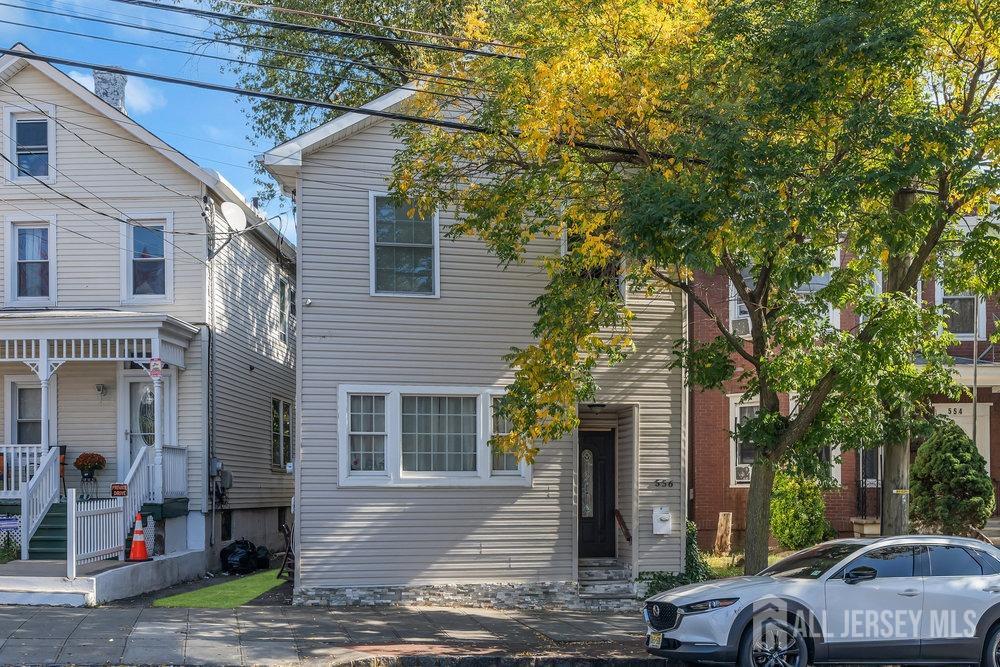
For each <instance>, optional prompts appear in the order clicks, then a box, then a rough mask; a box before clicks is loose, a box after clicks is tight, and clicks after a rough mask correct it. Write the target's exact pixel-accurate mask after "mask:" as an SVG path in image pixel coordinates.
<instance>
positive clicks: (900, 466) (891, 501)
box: [881, 437, 910, 536]
mask: <svg viewBox="0 0 1000 667" xmlns="http://www.w3.org/2000/svg"><path fill="white" fill-rule="evenodd" d="M882 456H883V461H884V469H885V472H884V474H883V477H882V525H881V530H882V535H885V536H891V535H906V534H907V533H908V532H909V528H910V439H909V438H908V437H907V438H904V439H903V442H893V443H888V442H887V443H886V444H885V446H884V448H883V454H882Z"/></svg>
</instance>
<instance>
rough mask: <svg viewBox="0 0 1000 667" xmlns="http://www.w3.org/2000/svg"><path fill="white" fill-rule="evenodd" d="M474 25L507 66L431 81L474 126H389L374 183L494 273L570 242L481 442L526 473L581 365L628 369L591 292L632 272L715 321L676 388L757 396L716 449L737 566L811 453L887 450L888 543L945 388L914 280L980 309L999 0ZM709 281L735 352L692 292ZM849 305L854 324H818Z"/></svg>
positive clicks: (626, 321)
mask: <svg viewBox="0 0 1000 667" xmlns="http://www.w3.org/2000/svg"><path fill="white" fill-rule="evenodd" d="M471 15H472V18H471V19H469V20H467V21H466V26H467V28H468V27H469V26H473V27H476V28H477V29H478V31H472V32H471V34H472V36H474V37H478V38H486V39H491V40H495V41H500V42H505V43H512V44H517V45H519V47H521V49H522V50H521V51H518V52H517V53H518V54H519V55H521V56H523V57H520V58H511V59H506V60H498V59H486V58H476V57H470V58H464V59H461V60H458V61H454V62H451V63H449V69H448V71H449V72H451V73H457V74H459V75H461V76H463V77H465V78H469V79H472V80H474V81H476V90H475V94H476V97H477V100H476V101H475V103H469V104H455V105H453V106H452V107H451V108H450V109H449V111H448V113H449V117H451V118H456V117H457V118H460V119H463V120H465V121H467V122H469V123H471V124H474V125H477V126H479V127H480V128H483V130H484V131H481V132H454V131H447V130H443V129H428V128H426V127H418V126H403V127H401V128H400V129H399V132H400V135H401V136H402V137H403V138H404V139H405V141H406V146H407V147H406V150H405V151H403V152H402V153H401V154H400V155H399V156H398V160H397V165H396V171H395V178H394V189H395V190H396V192H397V193H399V194H400V195H401V196H403V197H405V198H407V199H409V200H410V201H412V202H413V203H414V205H416V206H418V207H420V208H424V209H428V210H429V209H430V208H432V207H434V206H439V205H444V206H451V207H454V208H456V209H457V210H458V211H459V212H460V213H461V215H462V218H461V220H462V221H461V222H460V223H459V224H458V225H456V226H455V227H454V228H453V229H452V233H454V234H456V235H459V234H470V235H474V236H478V237H479V238H481V239H482V240H484V241H485V243H486V244H487V246H488V247H489V248H490V249H491V250H492V251H493V252H494V253H495V254H496V255H497V256H498V257H499V259H500V260H501V262H502V263H511V262H521V261H527V260H526V258H527V257H528V254H529V253H528V250H529V247H530V248H531V249H532V250H533V251H536V252H537V251H538V249H539V248H541V249H543V250H544V249H545V248H556V247H558V245H557V244H555V243H548V244H546V243H544V242H545V241H546V240H549V241H555V240H556V239H560V238H562V239H568V240H569V241H570V242H568V243H567V244H566V245H567V252H565V253H559V252H558V251H557V250H552V251H551V252H548V253H545V252H543V255H544V256H543V259H542V264H543V266H544V267H545V268H546V270H547V271H548V274H549V283H548V288H547V289H546V291H545V293H544V294H543V295H542V296H541V297H539V299H538V301H537V302H536V306H537V308H538V313H539V316H538V320H537V323H536V327H535V334H536V337H537V342H536V343H535V344H534V345H531V346H528V347H525V348H523V349H519V350H516V351H515V352H514V353H512V354H511V356H510V357H509V360H510V362H511V364H512V365H513V367H514V368H515V370H516V376H515V382H514V384H513V385H512V387H511V388H510V390H509V392H508V394H507V397H506V398H505V400H504V402H503V405H502V410H503V411H504V413H505V415H506V416H508V417H509V418H510V419H511V421H512V423H513V425H514V429H513V431H512V432H511V434H510V435H509V436H505V437H503V438H499V439H498V441H497V443H495V444H496V445H497V446H499V447H501V448H503V449H506V450H507V451H512V452H515V453H517V454H518V455H519V456H523V457H525V458H528V459H531V458H532V457H533V456H534V455H535V453H536V452H537V447H538V446H541V445H542V444H544V443H545V442H546V441H549V440H551V439H554V438H556V437H559V436H560V435H562V434H563V433H565V432H566V431H567V430H569V429H572V428H573V427H575V426H576V424H577V416H576V406H577V404H578V403H580V402H582V401H586V400H587V399H588V398H590V397H591V396H593V394H594V391H595V383H594V379H593V370H594V368H595V367H596V365H597V364H598V363H603V362H605V361H609V362H610V363H615V362H616V361H618V360H619V359H621V358H622V357H624V356H626V355H628V354H630V353H631V352H632V351H633V350H632V347H633V342H632V338H631V335H630V327H631V322H632V317H633V313H632V312H631V311H630V309H629V308H628V306H627V305H626V304H624V303H622V302H621V299H620V298H619V297H618V293H617V290H615V289H613V286H612V284H611V282H612V281H609V280H608V278H609V276H611V275H614V274H615V273H616V272H618V271H619V270H620V268H619V267H621V266H625V267H626V269H625V271H626V273H627V278H628V281H629V283H630V286H631V287H632V289H634V290H645V291H648V292H650V293H655V292H657V291H659V290H672V291H680V292H682V293H683V294H684V295H685V296H686V298H687V300H688V302H689V304H690V305H691V307H692V308H694V309H695V310H696V311H697V312H698V313H699V314H700V315H702V316H705V317H707V318H709V320H711V321H713V322H714V323H715V324H716V325H717V329H718V335H717V336H716V338H715V339H714V340H712V341H708V342H701V341H693V340H684V341H680V343H679V344H678V347H677V363H678V364H679V365H682V366H683V367H684V368H685V369H686V370H687V371H688V373H687V375H688V378H689V381H690V382H691V383H692V384H694V385H697V386H700V387H703V388H710V389H718V388H722V387H723V386H724V383H726V382H728V381H731V380H734V379H735V380H738V381H739V383H740V384H741V385H742V386H743V388H744V397H745V398H752V397H754V398H757V399H758V400H759V403H760V406H761V410H760V413H759V415H758V416H757V417H755V418H753V419H750V420H748V421H747V422H745V423H743V424H741V425H740V426H739V428H738V434H737V435H738V437H740V439H741V440H743V441H745V442H749V443H752V445H753V446H754V447H755V450H756V461H755V463H754V465H753V471H752V479H751V485H750V492H749V501H748V507H747V521H746V523H747V526H748V530H747V545H746V548H747V551H746V561H745V568H746V571H747V572H751V573H752V572H756V571H759V570H760V569H762V568H763V567H765V566H766V564H767V539H768V530H767V527H768V524H769V518H770V502H771V494H772V486H773V481H774V475H775V472H776V470H777V469H778V467H779V466H781V465H794V466H796V467H798V468H800V469H802V470H805V471H807V472H808V471H811V472H819V456H818V453H819V451H820V448H821V447H825V446H829V445H839V446H841V447H842V448H844V449H849V448H852V447H864V446H869V447H870V446H879V445H886V461H887V471H886V483H885V488H884V491H885V494H886V495H885V500H884V507H885V511H886V520H885V522H884V528H885V530H886V531H887V532H889V533H892V532H901V531H902V530H905V528H906V525H907V522H906V521H905V511H904V509H905V506H903V505H902V504H901V503H900V498H901V497H902V496H901V495H900V494H893V493H891V491H892V490H893V489H898V488H906V487H907V485H908V479H907V474H908V471H907V469H906V452H907V451H908V448H907V447H906V444H907V442H908V438H909V433H910V431H911V430H912V426H913V424H914V423H915V422H916V421H918V420H919V419H920V418H921V417H922V412H923V411H924V410H925V409H926V398H927V397H928V396H930V395H932V394H938V393H944V394H952V395H955V394H956V392H957V391H958V388H957V387H956V385H955V384H954V382H953V380H952V378H951V376H950V373H949V372H948V368H947V366H948V364H949V363H950V357H949V356H948V354H947V346H948V344H949V343H950V342H952V341H953V338H952V337H950V336H949V335H948V333H947V328H946V323H945V319H946V318H945V317H944V313H943V312H941V311H940V310H939V309H936V308H934V307H933V306H928V305H927V304H922V303H921V302H920V300H919V299H917V298H915V297H914V295H915V288H916V285H917V284H918V281H919V280H920V279H921V277H923V278H926V279H930V278H931V276H932V274H933V275H937V276H940V277H942V278H943V279H944V280H945V282H946V284H948V286H949V287H951V288H959V287H962V288H966V289H973V290H975V291H977V292H979V293H990V292H993V291H995V290H996V288H997V286H998V276H1000V271H998V262H1000V242H998V237H997V233H996V232H997V220H996V217H995V213H994V212H992V211H991V209H990V207H989V206H990V197H991V196H992V193H993V192H995V190H996V186H997V179H998V170H997V169H996V168H995V165H996V157H997V152H998V151H1000V143H998V140H997V137H998V136H1000V122H998V117H1000V115H998V113H997V106H996V103H997V94H998V92H997V86H996V84H997V81H998V79H1000V69H998V67H997V45H998V44H1000V39H998V37H1000V34H998V32H1000V26H998V24H997V20H998V17H1000V11H997V7H996V1H995V0H991V1H990V2H972V3H969V2H965V1H964V0H962V1H958V0H955V1H950V0H940V1H938V0H926V1H920V2H913V3H903V4H900V3H894V2H889V1H887V0H849V1H847V2H840V3H828V2H820V1H818V0H817V1H805V2H796V3H773V2H764V1H763V0H741V1H728V2H722V3H712V4H708V3H703V2H699V1H696V0H678V1H676V2H670V3H661V2H654V1H653V0H615V1H612V0H603V1H597V2H594V1H584V0H571V1H570V2H561V3H553V2H551V1H550V0H528V1H527V2H523V3H516V4H512V3H499V2H491V1H490V0H484V4H483V5H482V6H480V7H479V8H476V9H473V10H471ZM431 88H432V90H433V88H434V86H433V85H432V86H431ZM486 91H488V92H486ZM413 110H414V111H415V112H417V113H425V114H428V115H431V114H435V113H439V112H440V111H439V110H440V106H439V104H438V102H437V101H436V100H434V99H432V98H431V96H430V95H423V96H419V97H418V98H417V100H416V101H415V102H414V105H413ZM973 215H976V216H978V217H977V224H976V225H975V226H971V225H969V224H968V220H969V216H973ZM970 227H971V229H970ZM714 274H722V275H724V276H725V277H726V278H727V279H728V281H729V282H730V283H731V284H732V285H733V289H734V292H735V297H734V298H735V299H737V300H739V302H741V304H742V305H743V307H744V308H745V310H746V311H747V313H748V314H749V318H748V319H749V331H748V334H747V336H746V337H740V336H737V335H735V334H734V333H733V332H732V331H731V330H730V328H729V326H728V310H729V309H728V304H725V305H724V306H723V307H721V308H720V306H719V304H716V303H713V302H712V301H711V300H710V299H709V298H707V296H706V294H705V292H704V290H703V287H702V285H703V282H702V280H701V279H700V277H701V276H705V275H714ZM847 310H850V311H853V312H854V313H856V314H858V315H860V317H861V322H860V323H859V324H858V325H857V326H856V327H852V328H840V327H838V326H836V323H835V318H833V317H831V313H833V312H837V311H847ZM917 355H919V359H920V361H921V362H920V363H919V364H918V363H917V362H916V358H917ZM782 393H788V394H792V393H794V394H796V395H797V396H798V403H797V408H796V409H795V410H794V411H793V413H792V414H791V415H784V414H782V413H781V411H780V410H779V395H780V394H782Z"/></svg>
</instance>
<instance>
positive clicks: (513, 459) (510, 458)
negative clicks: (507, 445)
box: [491, 397, 521, 475]
mask: <svg viewBox="0 0 1000 667" xmlns="http://www.w3.org/2000/svg"><path fill="white" fill-rule="evenodd" d="M499 404H500V399H499V398H498V397H493V399H492V405H493V414H492V420H493V432H492V434H493V435H507V434H508V433H510V432H511V429H512V428H513V426H512V425H511V423H510V420H509V419H507V418H505V417H501V416H500V414H499V412H498V408H499ZM491 469H492V471H493V474H494V475H519V474H520V473H521V464H520V461H518V459H517V456H516V455H514V454H508V453H507V452H498V451H496V450H494V451H493V460H492V462H491Z"/></svg>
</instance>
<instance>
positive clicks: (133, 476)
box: [122, 447, 156, 536]
mask: <svg viewBox="0 0 1000 667" xmlns="http://www.w3.org/2000/svg"><path fill="white" fill-rule="evenodd" d="M150 450H152V447H143V448H142V449H140V450H139V454H138V455H137V456H136V457H135V460H134V461H132V467H131V468H129V471H128V475H127V476H126V477H125V483H126V484H128V495H127V496H125V498H123V508H122V509H123V514H122V522H123V523H122V535H123V536H124V535H128V534H129V532H131V530H132V528H133V526H134V523H133V522H134V521H135V513H136V512H138V511H139V510H140V509H141V508H142V505H143V503H149V502H156V491H155V487H154V486H153V478H154V475H153V453H152V451H150Z"/></svg>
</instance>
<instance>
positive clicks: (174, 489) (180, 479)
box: [163, 445, 187, 498]
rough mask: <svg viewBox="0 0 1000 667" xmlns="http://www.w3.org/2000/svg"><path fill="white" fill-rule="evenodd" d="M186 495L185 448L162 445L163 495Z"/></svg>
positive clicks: (179, 496) (181, 496) (165, 496)
mask: <svg viewBox="0 0 1000 667" xmlns="http://www.w3.org/2000/svg"><path fill="white" fill-rule="evenodd" d="M185 496H187V449H186V448H185V447H178V446H176V445H163V497H164V498H183V497H185Z"/></svg>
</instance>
